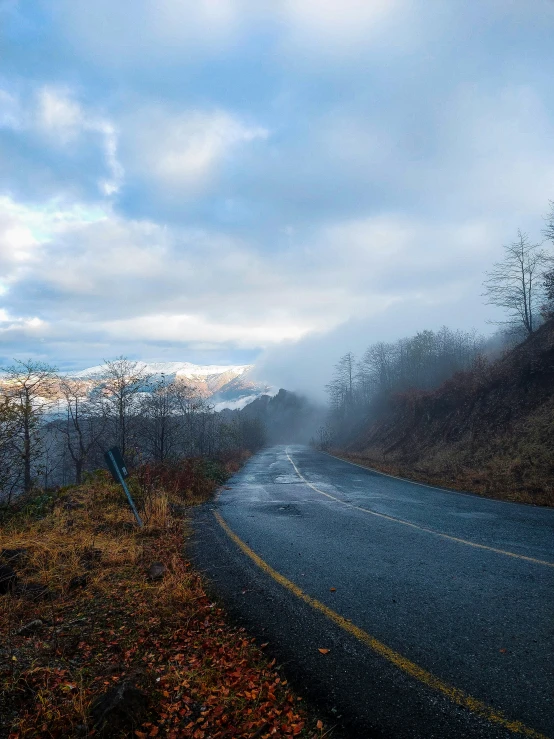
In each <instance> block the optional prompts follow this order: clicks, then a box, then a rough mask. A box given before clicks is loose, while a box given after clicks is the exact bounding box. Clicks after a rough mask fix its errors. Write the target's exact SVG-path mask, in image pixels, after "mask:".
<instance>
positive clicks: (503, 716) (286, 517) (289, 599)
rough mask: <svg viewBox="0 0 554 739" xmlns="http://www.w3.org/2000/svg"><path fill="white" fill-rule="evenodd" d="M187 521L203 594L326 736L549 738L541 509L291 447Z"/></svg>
mask: <svg viewBox="0 0 554 739" xmlns="http://www.w3.org/2000/svg"><path fill="white" fill-rule="evenodd" d="M194 531H195V534H194V536H193V541H192V548H193V558H194V559H195V562H196V564H197V565H198V566H200V567H201V568H202V569H203V570H204V571H205V572H206V573H207V574H208V576H209V577H210V579H211V580H212V583H213V587H214V589H215V591H216V592H217V593H218V594H219V595H220V596H221V597H222V599H223V600H224V602H225V603H226V605H227V607H228V608H229V609H230V610H231V611H232V612H233V613H234V614H235V616H236V617H238V618H239V619H240V620H241V622H242V623H245V624H246V625H247V626H248V627H249V629H250V630H251V631H252V632H253V633H254V634H255V635H257V636H259V637H260V640H261V641H268V642H269V643H270V644H269V647H268V649H269V650H271V653H273V654H274V655H275V656H276V657H277V659H278V660H279V661H280V662H281V663H282V664H284V667H285V672H286V673H287V675H288V676H289V678H290V679H291V680H292V682H293V683H294V685H295V687H296V689H297V690H301V693H302V695H304V696H305V697H307V698H308V699H310V700H312V701H315V702H316V703H317V705H318V707H319V709H320V710H323V711H324V712H325V714H326V718H327V722H326V723H327V725H336V726H337V731H338V732H339V734H341V733H342V734H345V735H349V736H355V737H373V736H376V737H422V738H423V737H425V738H426V739H428V738H430V737H437V739H439V738H440V739H447V738H449V737H456V739H457V738H458V737H495V738H496V737H513V736H517V735H519V736H527V737H535V738H537V739H538V738H539V737H545V736H547V737H552V738H554V589H553V585H554V510H550V509H544V508H535V507H532V506H523V505H518V504H515V503H504V502H500V501H495V500H488V499H484V498H480V497H477V496H474V495H465V494H462V493H455V492H449V491H445V490H441V489H438V488H432V487H429V486H425V485H418V484H416V483H411V482H408V481H404V480H399V479H397V478H393V477H389V476H386V475H381V474H379V473H376V472H372V471H370V470H366V469H364V468H361V467H357V466H356V465H352V464H349V463H347V462H343V461H341V460H338V459H336V458H334V457H330V456H328V455H325V454H323V453H321V452H317V451H314V450H312V449H308V448H306V447H301V446H294V445H292V446H289V447H286V446H278V447H272V448H270V449H267V450H264V451H263V452H260V453H259V454H257V455H256V456H254V457H253V458H252V459H251V460H250V461H249V462H248V464H247V465H246V466H245V467H244V468H243V469H242V471H241V472H240V473H238V474H237V475H235V476H234V477H233V478H232V480H231V481H230V482H229V484H228V486H227V487H226V488H225V489H224V490H223V491H222V493H221V494H220V496H219V497H218V499H217V501H216V503H215V504H211V505H208V506H204V507H203V508H202V509H201V510H200V511H199V512H198V514H197V515H196V518H195V522H194ZM320 649H324V650H327V649H328V650H329V652H328V653H325V654H323V653H321V652H320V651H319V650H320Z"/></svg>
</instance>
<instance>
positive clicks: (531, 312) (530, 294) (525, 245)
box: [484, 231, 547, 334]
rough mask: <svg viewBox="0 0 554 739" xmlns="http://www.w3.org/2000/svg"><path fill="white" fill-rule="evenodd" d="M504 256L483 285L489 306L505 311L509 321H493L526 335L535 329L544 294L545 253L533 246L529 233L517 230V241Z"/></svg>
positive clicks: (508, 246) (505, 249)
mask: <svg viewBox="0 0 554 739" xmlns="http://www.w3.org/2000/svg"><path fill="white" fill-rule="evenodd" d="M504 251H505V257H504V260H503V261H502V262H497V263H496V264H495V265H494V266H493V268H492V270H491V271H490V272H487V279H486V280H485V282H484V287H485V293H484V295H485V296H486V297H487V298H488V301H487V303H488V304H489V305H496V306H498V307H500V308H505V309H506V311H507V320H505V321H494V322H493V323H497V324H499V325H508V326H510V327H512V328H514V329H517V328H520V327H523V329H524V330H525V331H526V332H527V334H532V333H533V331H534V330H535V328H536V321H537V316H538V313H539V308H540V305H541V298H542V295H543V280H542V276H543V270H544V266H545V264H546V259H547V257H546V254H545V252H544V251H543V250H542V249H541V248H540V244H532V243H530V241H529V237H528V236H527V234H525V233H522V232H521V231H518V237H517V240H516V241H514V242H513V243H511V244H508V245H505V246H504Z"/></svg>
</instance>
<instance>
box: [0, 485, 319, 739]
mask: <svg viewBox="0 0 554 739" xmlns="http://www.w3.org/2000/svg"><path fill="white" fill-rule="evenodd" d="M76 490H77V492H75V490H74V491H73V492H72V497H73V499H78V500H80V501H82V502H83V505H84V506H85V507H84V508H83V511H81V510H74V511H71V518H72V520H73V522H74V523H73V524H72V526H71V527H70V528H68V527H67V520H66V519H67V517H68V514H66V513H65V512H64V510H63V507H60V509H59V510H56V511H54V513H53V514H52V515H51V516H50V517H47V518H46V519H44V520H41V521H39V522H38V523H36V522H33V523H29V525H28V526H27V527H26V526H25V525H20V526H19V528H18V529H17V530H15V529H14V530H12V531H11V532H6V531H4V532H0V533H3V536H2V541H1V542H0V549H1V548H2V546H5V547H8V546H14V544H16V545H17V546H25V547H28V549H29V551H30V552H31V561H32V562H33V563H34V564H36V563H37V562H38V561H39V559H40V557H39V556H38V555H36V556H35V554H33V552H34V551H35V550H36V551H37V552H39V554H40V553H41V552H43V550H44V548H45V547H46V548H48V547H50V549H48V556H44V557H43V559H44V561H45V562H49V563H50V564H49V567H50V569H49V570H48V573H47V574H48V577H50V578H51V581H52V582H53V581H54V580H56V578H58V580H57V581H56V582H59V581H61V580H63V578H66V579H67V578H68V577H69V575H72V576H74V575H78V574H80V572H79V571H78V568H77V570H75V571H73V570H71V572H68V571H66V570H62V569H60V568H62V567H63V566H65V567H67V566H68V565H67V563H68V562H74V564H75V563H77V564H78V563H79V562H80V561H84V560H83V558H81V560H79V558H78V557H77V556H75V557H73V555H76V553H77V552H78V551H79V547H83V546H84V545H85V544H86V545H87V546H88V547H89V549H91V547H92V548H94V549H96V550H98V551H100V552H101V554H100V555H98V559H99V562H98V563H94V565H91V564H90V562H89V561H88V560H86V561H87V563H88V570H87V573H88V575H89V576H90V577H89V582H88V584H87V586H86V587H85V588H82V589H81V588H79V589H77V590H69V589H65V590H64V589H63V588H62V589H59V588H58V591H59V592H58V597H57V598H56V599H55V600H53V601H51V602H46V601H42V602H35V603H30V602H23V601H22V599H21V598H16V597H13V596H11V595H10V596H3V597H2V598H1V599H0V629H1V630H2V632H3V634H4V637H3V639H2V641H3V645H2V647H0V717H1V718H0V735H2V736H7V737H9V739H24V738H29V737H44V738H46V737H48V738H52V739H58V738H60V739H61V738H62V737H63V738H65V737H78V736H80V737H83V736H85V737H86V736H90V737H93V736H99V734H98V732H96V731H95V729H94V727H93V726H92V725H91V721H90V717H89V710H90V705H91V703H92V701H93V700H94V698H96V697H97V696H99V695H102V694H103V693H105V692H106V691H107V690H108V689H109V688H110V686H114V685H117V684H119V683H121V682H122V681H124V680H133V682H134V684H136V685H137V686H138V687H139V688H140V690H142V691H143V692H144V693H145V694H146V695H147V696H148V712H147V716H146V717H145V718H144V717H143V719H142V720H141V723H140V724H139V725H138V726H134V727H132V728H131V729H128V730H125V731H121V732H119V733H113V734H112V733H110V737H117V736H121V737H123V736H130V737H133V736H134V737H137V738H138V739H143V738H144V737H157V736H159V737H168V738H169V739H179V738H181V737H183V738H187V737H190V738H191V739H220V738H221V739H226V738H228V737H244V739H248V738H249V737H250V738H251V739H254V738H256V739H270V738H271V737H291V736H300V737H316V736H321V732H322V729H323V724H322V723H321V722H318V723H317V726H316V723H315V719H313V720H312V719H310V718H309V717H308V715H307V713H306V711H305V709H302V708H300V705H299V701H300V699H299V698H297V697H296V696H295V695H294V693H293V692H292V691H291V690H290V689H289V687H288V685H287V684H286V681H285V680H283V679H282V678H281V676H280V675H279V672H278V671H277V669H276V667H275V660H271V661H269V660H268V659H267V658H266V657H264V655H263V654H262V652H261V651H260V649H259V648H258V647H257V646H256V645H255V644H254V640H253V639H252V638H251V637H249V635H248V634H247V632H246V631H245V630H244V629H241V628H235V627H232V626H230V625H229V624H228V622H227V621H226V617H225V614H224V612H223V610H222V609H221V608H219V607H217V606H216V604H214V603H213V602H212V601H210V600H209V599H208V597H207V596H206V593H205V591H204V587H203V583H202V580H201V578H200V576H199V575H198V574H197V573H196V572H194V571H193V569H192V567H191V566H190V564H189V563H188V562H186V561H185V560H184V559H183V557H182V550H183V545H184V534H185V526H186V524H185V523H184V521H183V520H182V519H178V518H175V517H172V516H171V515H170V513H169V512H166V513H164V516H165V518H163V519H162V518H160V517H158V518H159V520H157V524H156V526H157V528H155V529H153V528H152V527H150V528H148V526H147V527H145V530H143V531H138V530H136V529H135V530H133V529H132V527H129V526H126V527H125V528H124V529H122V525H121V524H122V522H125V523H127V522H130V521H131V519H130V513H129V511H128V510H126V509H125V508H123V507H121V506H120V504H119V502H117V503H116V502H115V501H119V500H120V494H119V491H116V490H114V489H113V488H110V486H109V485H107V484H106V483H102V485H100V484H99V483H95V484H90V485H88V486H83V487H82V488H79V489H76ZM95 496H96V497H95ZM166 509H167V506H165V508H164V511H165V510H166ZM160 515H161V514H160ZM102 527H103V528H102ZM98 531H100V532H101V533H95V532H98ZM60 532H61V533H63V534H64V535H63V536H60V535H59V534H60ZM76 532H80V533H76ZM62 546H66V548H67V551H65V550H64V552H62V553H61V554H60V553H59V552H58V554H60V556H58V554H56V550H55V547H62ZM62 555H63V556H62ZM41 556H42V554H41ZM72 557H73V559H71V558H72ZM152 562H161V563H163V564H164V565H165V567H166V568H167V572H166V574H165V576H164V577H163V579H162V580H161V581H160V582H151V581H149V580H148V579H147V577H146V573H147V570H148V566H149V564H150V563H152ZM55 563H57V564H56V566H54V564H55ZM77 564H75V567H77ZM45 567H46V565H45ZM91 567H94V568H93V569H91ZM45 572H46V570H45ZM60 573H62V574H60ZM38 574H39V575H40V574H41V573H38ZM42 574H43V575H44V578H46V574H44V573H42ZM22 575H23V576H24V577H25V576H26V573H25V572H22ZM33 577H34V578H37V573H34V574H33ZM49 582H50V581H49ZM33 619H42V621H43V624H44V625H43V626H42V627H41V628H40V629H38V630H37V631H36V633H35V632H33V633H32V634H31V635H27V636H24V635H18V634H17V630H18V629H20V628H21V626H23V625H24V624H25V623H28V622H31V621H32V620H33ZM262 646H263V647H266V646H267V644H264V645H262ZM320 651H321V652H322V653H327V652H328V651H329V650H323V649H321V650H320Z"/></svg>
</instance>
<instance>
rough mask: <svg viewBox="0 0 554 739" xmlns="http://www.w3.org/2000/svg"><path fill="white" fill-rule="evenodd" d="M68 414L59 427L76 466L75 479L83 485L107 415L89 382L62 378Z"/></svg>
mask: <svg viewBox="0 0 554 739" xmlns="http://www.w3.org/2000/svg"><path fill="white" fill-rule="evenodd" d="M60 392H61V394H62V396H63V400H64V405H65V408H64V411H65V413H64V415H65V418H60V419H58V421H57V423H56V428H57V430H58V432H59V433H61V434H62V436H63V437H64V440H65V447H66V449H67V451H68V452H69V456H70V458H71V461H72V463H73V467H74V470H75V482H76V483H77V484H78V485H80V484H81V482H82V478H83V471H84V469H85V466H86V463H87V460H88V459H89V457H90V454H91V451H92V449H93V447H94V446H95V445H96V444H98V443H99V442H100V439H101V437H102V436H103V434H104V430H105V426H106V423H105V419H104V417H103V415H102V413H101V407H100V404H99V403H98V402H97V400H96V402H95V396H94V394H92V395H91V397H89V387H88V386H87V383H86V382H83V381H79V380H73V379H71V378H64V379H62V380H61V382H60Z"/></svg>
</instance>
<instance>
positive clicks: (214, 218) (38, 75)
mask: <svg viewBox="0 0 554 739" xmlns="http://www.w3.org/2000/svg"><path fill="white" fill-rule="evenodd" d="M553 38H554V2H552V0H479V2H467V0H460V1H458V0H156V2H154V1H153V0H117V2H114V0H19V1H18V0H0V50H1V51H0V363H6V362H9V361H10V360H11V358H12V357H20V358H23V357H34V358H37V359H43V360H46V361H49V362H51V363H54V364H57V365H58V366H60V367H62V368H70V367H75V368H83V367H86V366H89V365H91V364H98V363H99V362H100V361H101V360H102V359H103V358H112V357H115V356H117V355H120V354H126V355H128V356H131V357H136V358H141V359H147V360H160V361H170V360H176V361H184V360H188V361H193V362H199V363H226V362H230V363H243V362H252V361H257V362H259V363H260V364H261V366H263V367H264V368H265V370H264V371H266V372H267V373H269V374H270V375H271V373H272V372H274V373H276V375H277V374H279V373H280V376H279V377H278V378H277V379H276V381H278V382H280V381H281V378H284V379H283V383H284V382H285V381H286V382H287V383H289V386H298V387H300V386H301V385H302V382H303V380H301V379H300V378H299V376H298V372H299V370H297V369H296V368H298V367H301V366H302V367H304V368H306V367H309V365H310V362H311V363H312V364H314V363H315V364H317V366H318V367H319V368H320V369H321V368H322V367H323V369H324V371H326V367H327V365H329V364H332V363H334V362H335V361H336V358H337V354H339V353H340V352H341V351H342V350H343V349H348V348H350V347H352V348H353V349H355V350H357V349H360V348H362V347H363V346H365V345H367V344H368V343H370V342H371V341H373V340H375V339H382V338H390V339H395V338H398V337H399V336H403V335H407V334H410V333H413V332H415V331H417V330H420V329H423V328H437V327H439V326H440V325H441V324H443V323H446V324H448V325H450V326H452V327H464V328H471V327H475V328H477V329H479V330H487V331H489V330H491V329H490V327H488V325H487V324H486V320H487V319H488V318H491V317H494V315H495V314H494V311H493V309H492V308H491V307H490V306H486V305H484V304H483V299H482V298H481V297H480V293H481V291H482V288H481V282H482V279H483V272H484V270H485V269H487V268H488V267H490V265H491V263H492V262H493V261H495V260H496V259H498V258H499V257H500V255H501V248H502V243H503V242H507V241H510V240H511V239H512V238H513V236H514V235H515V231H516V229H517V228H518V227H521V228H522V229H524V230H527V231H529V233H530V235H531V236H532V237H533V238H535V239H539V238H540V232H541V228H542V227H543V220H542V219H543V216H544V215H545V213H546V212H547V210H548V200H549V199H554V95H553V94H552V91H553V83H552V80H554V44H553V43H552V39H553ZM295 373H296V374H295ZM269 379H270V380H273V379H275V378H273V377H270V378H269Z"/></svg>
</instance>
